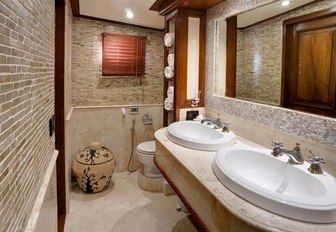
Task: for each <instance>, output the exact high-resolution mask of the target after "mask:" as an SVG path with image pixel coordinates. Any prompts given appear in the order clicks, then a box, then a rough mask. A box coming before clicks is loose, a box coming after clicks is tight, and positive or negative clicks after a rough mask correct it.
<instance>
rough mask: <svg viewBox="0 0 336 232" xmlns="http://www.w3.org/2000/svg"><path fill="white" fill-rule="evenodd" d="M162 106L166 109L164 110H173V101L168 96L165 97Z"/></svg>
mask: <svg viewBox="0 0 336 232" xmlns="http://www.w3.org/2000/svg"><path fill="white" fill-rule="evenodd" d="M164 108H165V109H166V110H169V111H170V110H173V109H174V102H173V101H171V100H170V99H169V98H166V99H165V100H164Z"/></svg>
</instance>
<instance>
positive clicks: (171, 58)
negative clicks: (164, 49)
mask: <svg viewBox="0 0 336 232" xmlns="http://www.w3.org/2000/svg"><path fill="white" fill-rule="evenodd" d="M167 61H168V65H169V67H170V68H171V69H173V70H174V54H169V55H168V57H167Z"/></svg>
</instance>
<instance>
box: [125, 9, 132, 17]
mask: <svg viewBox="0 0 336 232" xmlns="http://www.w3.org/2000/svg"><path fill="white" fill-rule="evenodd" d="M126 17H127V18H129V19H132V18H133V17H134V14H133V12H132V11H131V10H129V9H128V10H126Z"/></svg>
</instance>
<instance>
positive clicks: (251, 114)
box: [205, 0, 336, 148]
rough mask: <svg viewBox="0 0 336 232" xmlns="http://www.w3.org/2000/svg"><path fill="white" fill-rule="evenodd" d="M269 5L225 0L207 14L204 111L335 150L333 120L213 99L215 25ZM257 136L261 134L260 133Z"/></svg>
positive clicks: (261, 0) (330, 0)
mask: <svg viewBox="0 0 336 232" xmlns="http://www.w3.org/2000/svg"><path fill="white" fill-rule="evenodd" d="M268 2H271V1H269V0H259V1H257V0H256V1H248V2H247V1H233V0H228V1H225V2H223V3H221V4H219V5H217V6H215V7H213V8H211V9H209V10H208V11H207V39H206V43H207V44H206V96H205V99H206V102H205V106H206V108H209V109H210V108H211V109H217V110H218V111H219V112H222V113H225V114H229V115H232V116H235V117H237V118H240V119H244V120H246V121H247V122H250V123H253V124H254V123H257V124H259V125H260V126H267V127H269V128H273V129H276V130H279V131H281V132H285V133H289V134H292V135H296V136H299V137H302V138H305V139H309V140H312V141H315V142H318V143H321V144H325V145H329V146H332V147H334V148H336V119H332V118H327V117H322V116H317V115H313V114H308V113H301V112H298V111H293V110H288V109H283V108H279V107H273V106H268V105H263V104H257V103H253V102H247V101H241V100H238V99H233V98H223V97H216V96H213V76H214V73H213V70H214V69H213V67H214V57H215V56H214V50H215V44H214V36H215V30H214V29H215V21H216V20H217V19H220V18H226V17H228V16H232V15H235V14H237V13H240V12H243V11H246V10H249V9H251V8H254V7H257V6H260V5H261V4H266V3H268ZM319 3H321V4H327V5H328V6H329V7H330V6H336V2H335V1H333V0H325V1H319ZM258 132H259V133H263V131H262V130H260V131H258Z"/></svg>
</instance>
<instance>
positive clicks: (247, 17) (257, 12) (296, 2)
mask: <svg viewBox="0 0 336 232" xmlns="http://www.w3.org/2000/svg"><path fill="white" fill-rule="evenodd" d="M313 1H314V0H291V4H290V5H288V6H286V7H283V6H281V2H282V0H279V1H275V2H272V3H270V4H267V5H264V6H261V7H259V8H255V9H253V10H250V11H247V12H244V13H242V14H239V15H238V16H237V24H238V27H239V28H243V27H247V26H249V25H252V24H255V23H257V22H260V21H262V20H265V19H267V18H271V17H273V16H275V15H279V14H282V13H284V12H286V11H289V10H291V9H294V8H296V7H299V6H302V5H304V4H307V3H309V2H313Z"/></svg>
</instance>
